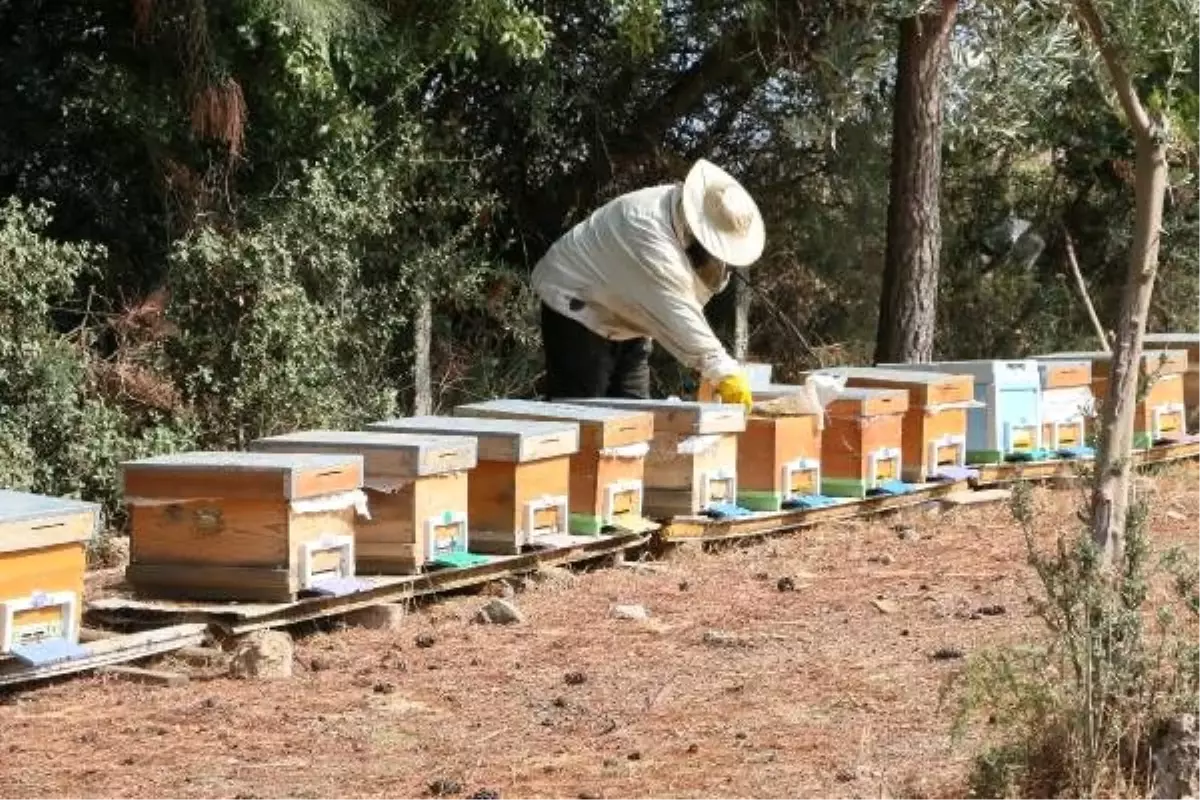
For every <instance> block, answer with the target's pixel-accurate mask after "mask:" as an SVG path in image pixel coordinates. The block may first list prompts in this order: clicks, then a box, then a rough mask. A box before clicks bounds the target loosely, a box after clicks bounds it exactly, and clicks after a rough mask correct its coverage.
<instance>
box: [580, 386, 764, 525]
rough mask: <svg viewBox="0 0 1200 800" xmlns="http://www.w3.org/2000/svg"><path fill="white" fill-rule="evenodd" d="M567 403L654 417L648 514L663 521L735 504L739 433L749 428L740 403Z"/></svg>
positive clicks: (608, 400) (648, 459) (648, 462)
mask: <svg viewBox="0 0 1200 800" xmlns="http://www.w3.org/2000/svg"><path fill="white" fill-rule="evenodd" d="M567 402H569V403H572V404H576V403H583V404H587V405H595V406H604V407H608V408H621V409H627V410H631V411H648V412H650V413H651V414H653V415H654V438H653V439H652V440H651V442H650V452H649V453H647V454H646V473H645V474H646V491H645V500H644V506H643V507H644V509H645V512H646V514H648V515H650V516H652V517H658V518H664V519H665V518H670V517H674V516H678V515H692V514H699V513H700V512H702V511H704V510H706V509H707V508H709V507H710V506H714V505H720V504H733V503H736V502H737V492H738V486H737V462H738V434H739V433H741V432H742V431H744V430H745V429H746V414H745V410H744V409H743V408H742V407H741V406H731V405H721V404H719V403H696V402H689V401H680V400H632V399H624V398H589V399H587V400H569V401H567Z"/></svg>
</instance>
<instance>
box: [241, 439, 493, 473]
mask: <svg viewBox="0 0 1200 800" xmlns="http://www.w3.org/2000/svg"><path fill="white" fill-rule="evenodd" d="M250 449H251V450H256V451H259V452H276V453H324V454H331V453H333V454H336V453H350V454H357V455H361V456H362V457H363V472H364V475H363V478H364V482H365V483H367V484H368V485H372V486H374V485H375V484H377V483H378V482H379V481H381V480H383V481H385V482H387V481H391V480H403V479H407V478H415V477H420V476H422V475H438V474H441V473H446V472H458V471H460V470H469V469H474V468H475V465H476V463H477V458H478V453H479V445H478V442H477V440H476V439H475V438H474V437H473V436H441V435H438V434H435V433H383V432H380V431H328V430H316V431H297V432H295V433H285V434H283V435H281V436H268V437H266V438H263V439H258V440H257V441H255V442H252V443H251V445H250Z"/></svg>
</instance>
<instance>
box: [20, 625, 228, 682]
mask: <svg viewBox="0 0 1200 800" xmlns="http://www.w3.org/2000/svg"><path fill="white" fill-rule="evenodd" d="M207 637H208V626H207V625H204V624H202V623H183V624H177V625H170V626H168V627H165V628H156V629H154V630H149V631H142V632H140V633H131V634H125V635H121V634H114V635H113V636H110V637H106V638H103V639H96V640H95V641H91V642H88V643H87V644H86V645H85V646H86V647H87V648H88V650H90V651H91V655H89V656H88V657H86V658H80V659H76V660H74V661H62V662H59V663H57V664H47V665H45V666H40V667H31V666H28V665H26V664H24V663H22V662H20V661H17V660H16V659H3V660H0V686H13V685H17V684H22V683H30V682H33V681H40V680H45V679H47V678H56V677H58V676H60V675H71V674H73V673H78V672H86V671H88V670H94V669H97V668H99V667H107V666H111V665H113V664H124V663H127V662H130V661H137V660H138V659H141V658H146V657H147V656H155V655H161V654H163V653H169V652H171V651H173V650H179V649H181V648H184V647H189V646H194V645H199V644H202V643H203V642H204V640H205V639H206V638H207Z"/></svg>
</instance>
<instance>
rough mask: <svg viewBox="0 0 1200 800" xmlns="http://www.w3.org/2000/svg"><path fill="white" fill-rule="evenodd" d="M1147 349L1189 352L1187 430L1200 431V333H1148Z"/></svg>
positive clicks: (1185, 402)
mask: <svg viewBox="0 0 1200 800" xmlns="http://www.w3.org/2000/svg"><path fill="white" fill-rule="evenodd" d="M1146 347H1153V348H1156V349H1166V350H1186V351H1187V359H1188V364H1187V372H1185V373H1183V405H1184V407H1185V408H1186V409H1187V420H1188V421H1187V430H1189V431H1192V432H1195V431H1196V430H1197V429H1200V333H1147V334H1146Z"/></svg>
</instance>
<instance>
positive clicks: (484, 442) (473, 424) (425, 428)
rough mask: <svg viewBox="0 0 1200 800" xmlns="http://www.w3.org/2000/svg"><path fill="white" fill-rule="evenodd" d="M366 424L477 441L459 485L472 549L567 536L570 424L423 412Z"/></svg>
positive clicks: (495, 551)
mask: <svg viewBox="0 0 1200 800" xmlns="http://www.w3.org/2000/svg"><path fill="white" fill-rule="evenodd" d="M367 429H368V430H371V431H381V432H384V433H424V434H430V433H433V434H438V435H441V436H469V437H473V438H474V439H475V440H476V441H477V442H478V453H479V455H478V461H479V463H478V466H476V467H475V469H474V470H472V471H471V476H470V480H469V481H468V484H467V514H468V515H469V516H470V519H471V532H470V540H471V550H472V552H475V553H489V554H492V555H515V554H517V553H520V552H521V550H522V548H525V547H530V546H536V545H539V544H541V543H542V542H543V541H544V540H545V539H546V538H547V537H553V536H557V535H559V534H567V533H569V521H570V518H569V512H568V505H569V504H568V493H569V490H570V485H571V456H572V455H573V454H574V453H575V452H576V451H578V450H579V426H578V425H577V424H575V423H574V422H542V421H539V420H520V419H479V418H471V417H435V416H425V417H399V418H397V419H391V420H387V421H385V422H374V423H371V424H370V425H368V426H367Z"/></svg>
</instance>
